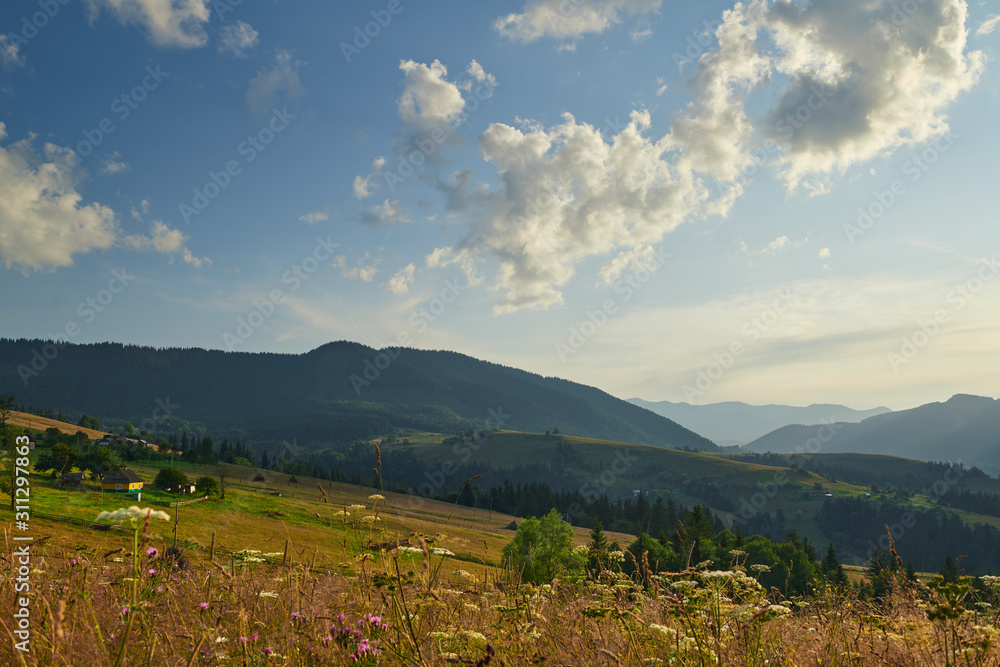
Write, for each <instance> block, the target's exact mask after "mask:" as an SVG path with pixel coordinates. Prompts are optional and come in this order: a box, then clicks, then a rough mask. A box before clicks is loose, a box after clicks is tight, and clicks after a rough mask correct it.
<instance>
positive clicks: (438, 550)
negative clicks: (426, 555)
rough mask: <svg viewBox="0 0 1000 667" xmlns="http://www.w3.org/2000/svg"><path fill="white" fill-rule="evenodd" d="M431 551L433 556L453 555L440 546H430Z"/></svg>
mask: <svg viewBox="0 0 1000 667" xmlns="http://www.w3.org/2000/svg"><path fill="white" fill-rule="evenodd" d="M431 553H432V554H434V555H435V556H454V555H455V554H454V553H452V552H451V551H448V550H447V549H442V548H441V547H431Z"/></svg>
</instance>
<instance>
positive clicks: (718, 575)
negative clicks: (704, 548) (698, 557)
mask: <svg viewBox="0 0 1000 667" xmlns="http://www.w3.org/2000/svg"><path fill="white" fill-rule="evenodd" d="M701 576H702V577H704V578H705V579H732V578H733V577H735V576H736V573H735V572H729V571H727V570H711V571H709V572H702V573H701Z"/></svg>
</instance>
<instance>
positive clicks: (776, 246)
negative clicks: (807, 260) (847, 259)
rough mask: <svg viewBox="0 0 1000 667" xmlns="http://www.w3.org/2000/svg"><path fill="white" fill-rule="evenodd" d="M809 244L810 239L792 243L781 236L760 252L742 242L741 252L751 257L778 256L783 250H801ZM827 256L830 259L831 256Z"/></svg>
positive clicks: (821, 255)
mask: <svg viewBox="0 0 1000 667" xmlns="http://www.w3.org/2000/svg"><path fill="white" fill-rule="evenodd" d="M808 243H809V237H806V238H804V239H803V240H801V241H792V240H791V239H789V238H788V237H787V236H779V237H778V238H776V239H774V240H773V241H771V242H770V243H768V244H767V245H766V246H764V247H763V248H761V249H760V250H751V249H750V246H748V245H747V244H746V243H744V242H742V241H741V242H740V252H742V253H743V254H744V255H751V256H752V255H777V254H778V253H779V252H781V251H783V250H792V249H795V248H801V247H802V246H804V245H808ZM826 256H827V257H829V255H826ZM820 257H823V254H822V252H820Z"/></svg>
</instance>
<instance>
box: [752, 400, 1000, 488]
mask: <svg viewBox="0 0 1000 667" xmlns="http://www.w3.org/2000/svg"><path fill="white" fill-rule="evenodd" d="M840 426H841V428H839V429H837V431H836V433H835V434H834V435H833V437H832V438H831V439H830V440H829V442H826V443H825V444H823V445H822V450H821V451H823V452H826V453H833V452H854V453H865V454H888V455H890V456H902V457H905V458H909V459H917V460H920V461H956V462H958V461H960V462H962V463H963V464H965V465H967V466H976V467H978V468H981V469H982V470H984V471H986V472H987V473H989V474H991V475H997V474H998V473H1000V400H997V399H993V398H988V397H983V396H969V395H965V394H958V395H956V396H953V397H952V398H950V399H949V400H947V401H945V402H943V403H928V404H926V405H921V406H920V407H917V408H913V409H910V410H900V411H899V412H890V413H886V414H882V415H877V416H875V417H869V418H868V419H865V420H864V421H861V422H859V423H857V424H841V425H840ZM816 431H817V427H816V426H801V425H793V426H785V427H783V428H780V429H777V430H776V431H773V432H772V433H768V434H767V435H765V436H763V437H761V438H758V439H757V440H754V441H753V442H751V443H750V444H748V445H747V446H746V448H747V450H750V451H754V452H775V453H779V454H783V453H789V452H794V451H796V450H797V449H799V450H801V448H802V446H803V444H804V443H806V442H807V441H808V440H809V439H810V438H813V437H814V436H816Z"/></svg>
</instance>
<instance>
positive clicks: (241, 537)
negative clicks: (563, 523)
mask: <svg viewBox="0 0 1000 667" xmlns="http://www.w3.org/2000/svg"><path fill="white" fill-rule="evenodd" d="M226 467H227V470H228V472H229V477H228V480H229V481H230V482H231V485H230V486H229V488H228V489H227V491H226V498H225V500H209V501H205V502H198V503H193V504H191V505H182V506H181V507H180V508H179V513H180V521H179V522H178V543H179V544H180V545H182V546H186V547H188V548H189V549H188V556H189V557H191V558H194V559H206V558H208V556H209V552H208V548H209V547H210V545H211V543H212V534H213V533H215V542H216V553H217V557H218V558H225V557H226V554H228V553H229V552H233V551H238V550H241V549H257V550H259V551H263V552H282V551H284V548H285V542H286V539H287V540H289V541H290V545H291V549H290V551H291V554H292V556H293V557H294V558H295V560H297V561H298V562H309V561H311V560H312V559H313V558H314V559H315V561H314V564H315V565H316V566H318V567H327V568H338V567H341V565H342V563H344V562H346V560H348V556H347V555H346V554H347V552H348V549H347V546H348V544H349V543H356V542H357V540H359V539H360V540H366V539H367V537H368V535H369V531H368V529H367V527H366V524H354V525H351V523H350V522H352V521H355V520H357V519H359V518H360V517H361V516H363V515H366V514H373V512H372V510H371V508H372V507H373V504H374V503H373V501H372V500H369V499H368V496H369V495H370V494H372V493H374V490H373V489H369V488H361V487H358V486H353V485H348V484H337V483H333V484H330V483H329V482H322V484H323V489H324V490H325V491H326V493H327V496H328V499H329V502H324V500H323V495H322V493H321V492H320V490H319V488H318V487H317V484H318V483H319V482H320V480H316V479H312V478H307V477H299V478H298V480H299V483H297V484H294V483H293V484H289V483H288V475H283V474H279V473H267V474H268V477H269V481H267V482H252V481H249V479H244V481H243V483H242V484H240V482H239V480H240V477H241V473H242V475H243V476H244V477H245V478H246V477H252V475H253V474H254V473H255V471H249V470H248V469H247V468H240V467H237V466H226ZM135 470H136V471H137V472H139V473H140V474H141V475H142V476H143V477H145V478H146V479H147V480H151V479H152V478H153V477H154V476H155V474H156V470H157V469H156V468H152V467H144V466H135ZM216 470H217V467H215V466H213V467H201V468H199V467H194V466H186V470H185V472H186V473H187V474H188V475H189V476H195V475H201V474H212V473H214V472H215V471H216ZM248 472H249V473H251V474H250V475H247V473H248ZM31 481H32V485H31V494H32V496H31V500H32V511H33V512H43V513H48V514H58V515H61V516H69V517H74V518H79V519H84V520H92V519H94V518H95V517H96V516H97V514H98V513H99V512H101V511H102V510H112V509H117V508H119V507H124V506H127V505H131V504H134V503H132V502H129V501H128V500H126V498H125V497H123V496H116V495H112V494H102V493H101V492H100V491H99V490H98V488H97V484H96V483H85V484H84V485H82V486H81V487H79V488H76V489H68V490H63V489H58V488H55V487H54V486H53V485H52V484H51V482H50V480H49V478H48V477H47V476H34V477H32V479H31ZM279 491H280V492H281V493H282V494H283V495H282V496H277V495H274V494H275V493H277V492H279ZM382 495H384V496H385V498H386V499H385V500H384V501H379V503H378V505H379V511H378V514H379V517H380V519H381V522H380V524H379V533H380V531H381V530H382V529H383V528H384V529H385V530H386V531H387V533H388V535H390V536H392V537H401V538H409V539H410V540H411V541H412V543H413V544H416V541H417V538H418V537H424V538H425V539H427V541H428V542H429V543H431V544H433V545H435V546H441V547H444V548H447V549H449V550H451V551H453V552H454V553H455V554H456V557H455V558H454V561H455V562H454V564H453V565H454V567H453V568H452V569H454V568H456V567H460V568H462V569H465V570H468V571H478V570H481V569H482V566H481V565H477V564H476V563H477V561H485V562H487V563H496V562H497V561H499V558H500V551H501V549H502V548H503V546H504V545H505V544H507V542H509V541H510V539H511V537H513V531H508V530H505V529H504V527H505V526H506V525H507V524H508V523H510V521H511V520H520V519H517V518H515V517H511V516H508V515H503V514H499V513H496V512H494V513H492V514H490V513H489V512H485V511H483V510H478V511H476V510H473V509H469V508H465V507H456V506H454V505H450V504H446V503H441V502H437V501H433V500H426V501H423V502H422V503H421V504H420V505H419V506H416V507H414V506H412V505H411V503H410V501H411V498H410V497H409V496H405V495H399V494H395V493H389V492H382ZM168 498H169V499H180V500H181V502H184V501H186V500H190V499H191V498H190V497H189V496H168V495H167V494H164V493H161V492H158V491H146V492H144V493H143V500H142V502H140V503H139V505H140V506H141V507H152V508H154V509H157V510H163V511H166V512H167V513H168V514H169V515H170V516H171V518H172V519H173V517H174V516H175V513H176V512H177V511H178V510H176V509H175V507H174V506H169V507H164V506H162V505H160V504H158V502H157V501H160V500H166V499H168ZM352 504H361V505H365V506H366V508H367V509H366V510H363V511H362V510H352V511H351V512H350V514H351V515H352V516H351V517H350V519H348V520H347V522H345V520H344V519H343V516H342V513H343V511H344V506H346V505H352ZM0 514H8V512H6V511H5V512H0ZM317 515H318V516H317ZM5 523H8V525H9V521H6V522H5ZM172 530H173V523H172V522H171V523H169V524H168V523H167V522H162V521H157V522H154V524H153V527H152V531H151V532H152V533H153V534H154V535H155V536H156V537H157V541H158V542H160V543H161V545H162V546H169V545H170V544H171V543H172ZM31 532H32V534H33V535H34V536H35V538H36V539H41V538H44V537H49V539H48V540H47V541H46V542H45V551H46V552H47V553H48V554H49V555H50V556H51V557H55V558H61V557H65V558H70V557H72V555H73V552H75V551H76V550H78V549H80V550H84V551H88V552H92V553H98V552H100V553H103V552H104V551H107V550H110V549H114V548H118V547H120V546H125V542H126V536H125V535H124V534H123V533H118V532H104V531H95V530H88V529H86V528H84V527H82V526H76V525H73V524H69V523H61V522H57V521H52V520H49V519H42V518H39V517H36V516H33V517H32V518H31ZM575 532H576V542H577V543H579V544H583V543H585V542H586V540H587V531H586V530H584V529H582V528H581V529H575ZM380 539H381V538H380ZM610 539H617V540H619V541H620V542H622V543H625V544H627V543H628V542H629V541H631V539H632V537H631V536H628V535H624V534H611V537H610ZM191 547H195V548H194V549H192V548H191ZM197 547H201V549H198V548H197ZM467 559H468V560H467ZM450 560H451V559H450ZM448 572H449V574H450V572H451V571H450V570H449V571H448Z"/></svg>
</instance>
